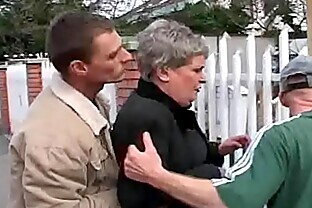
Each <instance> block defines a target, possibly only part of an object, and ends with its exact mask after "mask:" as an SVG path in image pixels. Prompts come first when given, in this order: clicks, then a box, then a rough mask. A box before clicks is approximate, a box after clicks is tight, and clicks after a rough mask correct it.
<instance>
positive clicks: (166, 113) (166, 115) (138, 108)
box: [116, 93, 173, 122]
mask: <svg viewBox="0 0 312 208" xmlns="http://www.w3.org/2000/svg"><path fill="white" fill-rule="evenodd" d="M118 120H127V121H129V122H140V121H142V122H148V121H162V122H166V121H167V122H168V121H170V120H173V115H172V113H171V112H170V110H169V109H168V107H166V106H165V105H164V104H162V103H160V102H158V101H155V100H153V99H149V98H144V97H141V96H139V95H138V94H136V93H132V94H131V96H130V97H129V99H128V100H127V101H126V102H125V104H124V105H123V106H122V108H121V109H120V111H119V113H118V115H117V119H116V122H118Z"/></svg>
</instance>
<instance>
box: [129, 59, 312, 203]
mask: <svg viewBox="0 0 312 208" xmlns="http://www.w3.org/2000/svg"><path fill="white" fill-rule="evenodd" d="M311 77H312V57H305V56H299V57H297V58H295V59H294V60H292V61H291V62H290V63H289V64H288V65H287V66H286V67H285V68H284V69H283V70H282V72H281V90H280V100H281V102H282V104H283V105H284V106H286V107H289V109H290V113H291V118H290V119H287V120H285V121H282V122H279V123H275V124H272V125H269V126H265V127H263V128H262V129H261V130H260V131H259V132H258V133H257V135H256V137H255V138H254V139H253V142H252V143H251V144H250V146H249V147H248V149H247V150H246V152H245V154H244V155H243V157H242V158H241V159H240V160H239V161H238V162H237V163H236V164H235V165H234V166H232V167H231V168H229V169H228V170H227V171H226V174H225V176H226V178H223V179H214V180H205V179H195V178H191V177H187V176H182V175H179V174H176V173H173V172H170V171H167V170H165V169H164V168H163V167H162V165H161V159H160V157H159V156H158V154H157V151H156V150H155V148H154V146H153V144H152V141H151V139H150V136H149V134H148V133H145V134H144V137H143V141H144V144H145V151H144V152H140V151H139V150H138V149H136V147H135V146H130V147H129V149H128V153H127V157H126V159H125V174H126V175H127V177H129V178H131V179H134V180H137V181H141V182H144V183H149V184H151V185H152V186H154V187H155V188H158V189H160V190H162V191H164V192H166V193H168V194H170V195H171V196H173V197H175V198H177V199H179V200H181V201H184V202H185V203H188V204H190V205H191V206H192V207H201V208H202V207H216V208H223V207H229V208H262V207H263V206H264V205H267V207H268V208H311V207H312V199H311V197H312V163H311V162H310V161H309V159H310V158H312V136H311V132H312V131H311V129H312V82H311V80H312V79H311Z"/></svg>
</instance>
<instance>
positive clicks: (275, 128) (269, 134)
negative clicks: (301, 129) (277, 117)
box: [250, 115, 302, 151]
mask: <svg viewBox="0 0 312 208" xmlns="http://www.w3.org/2000/svg"><path fill="white" fill-rule="evenodd" d="M301 121H302V117H301V115H298V116H293V117H291V118H288V119H285V120H283V121H279V122H275V123H273V124H269V125H266V126H264V127H262V128H261V129H260V130H259V131H258V132H257V134H256V135H255V137H254V138H253V141H252V143H251V145H250V146H254V147H258V146H259V147H263V148H265V147H268V146H270V148H273V149H275V150H276V151H281V150H285V151H288V150H290V149H291V146H293V143H294V142H295V140H296V138H295V137H296V136H295V135H296V134H295V132H296V131H297V130H296V128H297V129H298V124H299V123H301ZM282 147H284V148H282Z"/></svg>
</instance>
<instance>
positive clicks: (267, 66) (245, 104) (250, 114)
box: [7, 29, 307, 167]
mask: <svg viewBox="0 0 312 208" xmlns="http://www.w3.org/2000/svg"><path fill="white" fill-rule="evenodd" d="M228 41H230V39H229V38H228V35H227V34H224V36H223V37H222V38H221V39H220V41H219V51H218V52H217V53H211V54H210V55H209V57H208V59H207V60H206V67H205V73H206V83H205V84H203V87H202V90H201V91H200V92H199V94H198V98H197V100H196V101H195V102H194V105H193V109H194V110H195V111H196V112H197V119H198V122H199V125H200V127H201V129H202V130H203V131H205V132H206V130H207V129H208V130H209V138H210V140H216V138H217V137H221V138H222V140H224V139H226V138H228V137H229V136H234V135H239V134H248V135H250V136H251V138H253V136H254V135H255V133H256V132H257V130H258V129H259V128H260V127H262V126H263V125H267V124H270V123H272V122H275V121H279V120H282V119H285V118H287V117H289V111H288V109H287V108H284V107H282V106H281V104H280V102H279V100H278V98H276V99H274V100H272V81H275V82H278V81H279V74H274V73H272V56H271V54H272V52H273V47H272V46H268V48H267V49H266V50H265V52H264V54H263V57H262V60H263V67H262V72H261V73H256V42H255V37H254V35H253V34H250V35H249V36H248V37H247V39H246V41H247V44H246V47H247V48H246V53H245V54H246V56H247V57H246V59H244V60H247V63H246V66H247V72H246V73H243V72H242V60H243V59H242V54H241V52H240V51H239V50H237V51H236V53H235V54H234V55H233V57H232V58H231V59H230V60H228V50H227V49H228ZM302 53H303V54H306V53H307V48H304V49H303V50H302ZM38 60H39V59H38ZM38 60H37V61H38ZM279 60H280V68H282V67H283V66H285V65H286V64H287V63H288V62H289V39H288V31H287V29H285V30H283V31H281V33H280V36H279ZM40 61H41V62H42V79H43V86H44V87H45V86H47V85H48V84H49V83H50V81H51V76H52V74H53V72H54V71H55V69H54V67H53V66H52V64H51V63H50V62H49V61H48V60H47V59H45V58H40ZM228 63H231V64H228ZM229 66H230V67H229ZM230 72H231V73H230ZM7 76H8V91H9V106H10V116H11V125H12V126H11V129H12V130H13V132H14V130H15V129H16V128H18V125H19V123H20V122H21V121H22V120H23V118H24V117H25V115H26V111H27V109H28V100H27V87H26V81H25V79H26V66H25V65H23V64H21V65H13V66H9V67H8V70H7ZM17 79H18V80H17ZM259 83H260V84H259ZM257 86H258V87H257ZM259 86H261V89H259ZM257 88H258V89H257ZM259 91H262V93H261V94H262V97H261V98H260V99H258V100H257V92H259ZM101 93H105V94H106V96H108V98H109V99H110V104H111V111H110V117H111V121H112V122H114V121H115V118H116V114H117V104H116V88H115V85H107V86H105V87H104V89H103V91H101ZM16 101H19V102H16ZM259 102H261V104H259ZM259 112H261V113H259ZM260 115H261V116H260ZM259 116H260V117H261V118H262V121H259ZM259 122H260V123H259ZM241 155H242V151H237V152H236V153H235V157H234V160H237V159H238V158H239V157H240V156H241ZM229 165H230V158H229V157H227V158H226V161H225V164H224V166H225V167H229Z"/></svg>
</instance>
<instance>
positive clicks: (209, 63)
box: [206, 53, 217, 141]
mask: <svg viewBox="0 0 312 208" xmlns="http://www.w3.org/2000/svg"><path fill="white" fill-rule="evenodd" d="M206 68H207V70H206V71H207V76H206V84H207V90H208V119H209V120H208V125H209V127H208V129H209V140H210V141H216V140H217V129H216V124H217V111H216V110H217V103H216V102H217V101H216V55H215V54H214V53H213V54H211V55H210V56H209V57H208V59H207V60H206Z"/></svg>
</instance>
